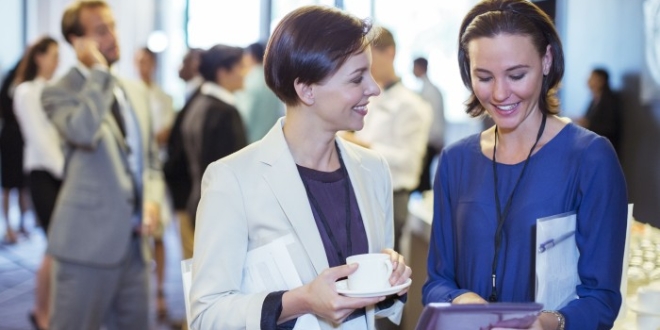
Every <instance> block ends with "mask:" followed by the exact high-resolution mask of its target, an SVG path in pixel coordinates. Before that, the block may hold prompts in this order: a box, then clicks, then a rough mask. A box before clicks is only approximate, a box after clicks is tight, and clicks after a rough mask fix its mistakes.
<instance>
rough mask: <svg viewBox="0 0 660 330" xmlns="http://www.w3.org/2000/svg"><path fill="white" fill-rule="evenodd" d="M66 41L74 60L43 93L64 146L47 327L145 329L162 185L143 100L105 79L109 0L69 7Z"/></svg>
mask: <svg viewBox="0 0 660 330" xmlns="http://www.w3.org/2000/svg"><path fill="white" fill-rule="evenodd" d="M62 34H63V36H64V38H65V39H66V40H67V42H69V43H70V44H71V45H72V46H73V48H74V50H75V53H76V57H77V59H78V61H79V62H78V64H77V65H76V66H74V67H73V68H71V69H70V70H69V72H67V73H66V74H65V75H64V76H63V77H62V78H61V79H60V80H58V81H57V82H56V83H55V84H53V85H50V86H47V87H46V88H44V91H43V94H42V103H43V106H44V108H45V109H46V111H47V112H48V114H49V116H50V119H51V120H52V122H53V124H54V126H55V127H56V128H57V130H58V131H59V133H60V134H61V136H62V137H63V139H64V141H65V143H66V148H67V151H66V155H67V157H66V165H65V173H64V181H63V184H62V187H61V190H60V194H59V196H58V200H57V203H56V206H55V211H54V213H53V218H52V222H51V225H50V229H49V233H48V234H49V235H48V239H49V240H48V253H50V254H51V255H52V257H53V259H54V262H53V270H52V271H53V282H52V285H53V287H52V288H53V290H52V299H51V309H50V310H51V318H50V327H49V329H51V330H64V329H67V330H68V329H99V328H100V327H101V326H102V325H105V326H106V328H107V329H135V330H138V329H139V330H143V329H148V328H149V308H148V305H149V303H148V301H149V290H148V288H149V274H150V267H149V265H150V260H151V256H150V248H149V235H151V234H152V232H153V231H154V228H155V227H156V226H157V225H158V221H159V210H160V206H159V201H161V200H162V198H163V185H162V179H161V173H160V170H159V168H158V154H157V148H156V144H155V142H154V139H153V135H152V134H151V131H150V130H149V126H150V113H149V102H148V98H147V93H146V90H145V89H144V87H143V86H142V85H141V84H138V83H134V82H130V81H128V80H124V79H121V78H119V77H117V76H115V75H114V74H112V73H111V72H110V71H109V69H110V67H111V66H112V64H113V63H115V62H116V61H117V60H118V59H119V54H120V52H119V46H118V42H117V37H116V32H115V20H114V18H113V15H112V11H111V9H110V7H109V6H108V4H107V3H106V2H105V1H98V0H87V1H75V2H73V3H71V4H70V5H69V6H67V8H66V9H65V12H64V14H63V16H62Z"/></svg>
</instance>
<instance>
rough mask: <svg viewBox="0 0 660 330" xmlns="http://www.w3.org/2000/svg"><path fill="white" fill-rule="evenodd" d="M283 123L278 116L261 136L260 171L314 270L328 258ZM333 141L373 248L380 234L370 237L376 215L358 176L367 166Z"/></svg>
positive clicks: (341, 145) (340, 140)
mask: <svg viewBox="0 0 660 330" xmlns="http://www.w3.org/2000/svg"><path fill="white" fill-rule="evenodd" d="M283 125H284V118H280V119H279V120H278V121H277V123H276V124H275V125H274V126H273V128H272V129H271V130H270V131H269V132H268V134H266V136H265V137H264V138H263V139H262V140H261V142H260V145H259V152H258V154H259V161H260V162H262V163H263V164H265V165H266V166H267V169H266V170H265V171H264V174H263V176H264V179H265V180H266V182H268V184H269V186H270V188H271V189H272V191H273V194H274V195H275V197H276V198H277V200H278V202H279V204H280V206H281V207H282V210H283V211H284V213H285V214H286V217H287V219H288V220H289V222H290V223H291V226H292V227H293V229H294V231H295V233H296V235H297V237H298V240H299V241H300V242H301V244H302V245H303V247H304V248H305V251H306V253H307V254H308V256H309V258H310V261H311V263H312V265H313V266H314V269H315V270H316V272H317V274H318V273H321V272H322V271H323V270H324V269H327V268H328V260H327V257H326V255H325V249H324V247H323V241H322V240H321V236H320V234H319V231H318V228H317V227H316V222H315V221H314V215H313V213H312V209H311V207H310V205H309V202H308V199H307V193H306V191H305V187H304V185H303V183H302V180H301V178H300V174H299V173H298V169H297V168H296V163H295V162H294V160H293V156H292V155H291V152H290V151H289V147H288V144H287V142H286V140H285V138H284V132H283V130H282V127H283ZM336 141H337V145H338V146H339V150H340V152H341V153H342V156H343V159H344V164H345V166H346V170H347V172H348V175H349V177H350V179H351V184H352V186H353V190H354V191H355V196H356V198H357V202H358V206H359V208H360V213H361V214H362V218H363V221H364V223H365V229H366V232H367V238H368V240H369V248H370V251H373V248H374V247H376V246H377V244H376V243H375V242H379V241H380V240H381V238H379V237H372V235H376V233H378V232H379V231H378V230H377V228H376V226H377V224H376V222H375V221H374V220H375V219H377V217H375V216H374V215H373V212H372V211H371V210H372V208H371V207H370V206H369V202H368V200H366V198H367V196H369V195H368V194H367V187H366V185H365V183H364V182H363V181H362V180H361V178H362V177H365V175H364V174H363V172H364V171H367V172H368V171H369V169H367V168H365V167H364V166H362V161H361V157H360V156H359V154H358V153H356V152H355V151H354V150H352V149H351V148H349V147H348V146H346V145H345V144H346V143H347V142H345V141H343V140H342V139H341V138H336Z"/></svg>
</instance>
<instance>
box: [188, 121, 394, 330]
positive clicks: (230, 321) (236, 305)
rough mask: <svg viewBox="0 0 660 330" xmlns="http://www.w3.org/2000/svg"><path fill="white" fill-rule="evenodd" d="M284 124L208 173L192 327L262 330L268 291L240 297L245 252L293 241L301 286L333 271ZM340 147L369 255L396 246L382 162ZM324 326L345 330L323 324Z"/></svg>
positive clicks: (357, 149)
mask: <svg viewBox="0 0 660 330" xmlns="http://www.w3.org/2000/svg"><path fill="white" fill-rule="evenodd" d="M282 124H283V120H282V119H280V120H279V121H278V122H277V123H276V124H275V126H274V127H273V128H272V129H271V130H270V132H268V134H266V136H265V137H264V138H263V139H262V140H260V141H258V142H255V143H253V144H251V145H249V146H247V147H246V148H244V149H242V150H241V151H239V152H237V153H234V154H232V155H230V156H228V157H225V158H223V159H221V160H219V161H216V162H214V163H212V164H211V165H209V167H208V168H207V169H206V172H205V173H204V177H203V179H202V198H201V201H200V203H199V207H198V209H197V220H196V221H197V225H196V228H195V249H194V251H195V253H194V257H193V270H192V285H191V291H190V296H189V299H190V300H191V313H192V320H191V322H192V326H193V328H194V329H259V328H260V320H261V307H262V305H263V301H264V298H265V297H266V295H267V294H268V292H259V293H247V292H241V286H242V282H243V281H244V279H243V267H244V262H245V257H246V255H247V253H248V251H251V250H253V249H255V248H258V247H261V246H264V245H266V244H269V243H270V242H272V241H274V240H276V239H278V238H281V237H285V236H293V241H292V243H290V244H289V245H288V246H287V248H288V252H289V254H290V256H291V259H292V260H293V263H294V266H295V271H296V272H297V273H298V275H299V276H300V279H301V281H302V283H308V282H310V281H312V280H313V279H314V278H316V276H318V274H320V273H321V272H322V271H323V270H325V269H327V268H328V261H327V257H326V254H325V250H324V248H323V242H322V240H321V236H320V234H319V230H318V228H317V227H316V222H315V221H314V215H313V214H312V209H311V207H310V205H309V201H308V199H307V194H306V192H305V187H304V186H303V183H302V180H301V179H300V175H299V173H298V169H297V168H296V164H295V162H294V160H293V157H292V156H291V152H290V151H289V148H288V145H287V143H286V140H285V139H284V134H283V132H282ZM336 141H337V144H338V146H339V149H340V151H341V153H342V157H343V159H344V164H345V166H346V170H347V171H348V175H349V177H350V179H351V184H352V185H353V190H354V191H355V197H356V199H357V202H358V205H359V208H360V213H361V214H362V220H363V221H364V227H365V230H366V232H367V239H368V240H369V242H368V243H369V244H368V246H369V252H381V250H382V249H384V248H388V247H389V248H391V247H392V246H393V241H394V233H393V232H394V229H393V228H394V227H393V213H392V181H391V179H390V173H389V169H388V166H387V163H386V162H385V159H384V158H383V157H382V156H379V155H378V154H376V153H375V152H373V151H370V150H367V149H365V148H362V147H359V146H357V145H355V144H352V143H348V142H345V141H344V140H342V139H340V138H337V140H336ZM402 307H403V304H401V303H400V302H399V303H397V304H395V306H393V307H392V308H390V309H387V310H384V311H382V313H378V315H379V316H389V315H393V316H394V315H398V314H397V313H398V312H400V311H401V309H402ZM394 317H397V316H394ZM365 321H366V320H365ZM365 323H366V322H365ZM319 325H320V327H321V329H339V328H341V325H340V326H334V325H332V324H331V323H328V322H327V321H324V320H319Z"/></svg>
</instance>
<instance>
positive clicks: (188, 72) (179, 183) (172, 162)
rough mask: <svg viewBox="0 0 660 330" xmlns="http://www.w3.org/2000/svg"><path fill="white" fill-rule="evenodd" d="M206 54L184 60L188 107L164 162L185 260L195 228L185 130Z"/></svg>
mask: <svg viewBox="0 0 660 330" xmlns="http://www.w3.org/2000/svg"><path fill="white" fill-rule="evenodd" d="M202 52H203V51H202V50H201V49H198V48H192V49H189V50H188V52H187V53H186V55H185V56H184V57H183V60H182V61H181V66H180V68H179V78H181V79H182V80H183V81H184V82H185V84H186V91H185V93H186V94H185V104H184V106H183V108H181V110H180V111H179V112H178V113H177V114H176V117H175V119H174V123H173V124H172V128H171V129H170V133H169V135H168V137H167V146H166V151H167V152H166V155H167V156H166V159H165V162H164V163H163V174H164V176H165V182H166V183H167V188H168V191H169V193H170V197H171V198H172V204H173V205H172V206H173V208H174V212H175V213H176V217H177V220H178V222H179V236H180V239H181V249H182V257H183V259H184V260H185V259H190V258H192V254H193V234H194V229H193V219H192V218H191V217H190V215H189V213H188V210H187V209H186V207H187V205H188V199H189V198H190V191H191V189H192V181H191V179H190V172H189V169H188V161H187V159H186V151H185V150H184V144H183V136H182V132H181V130H182V123H183V120H184V119H185V116H186V114H187V113H188V108H189V106H190V103H191V101H192V100H193V99H194V98H195V97H196V96H198V95H199V90H200V86H201V84H202V83H203V82H204V78H202V76H201V75H200V74H199V60H200V56H201V54H202Z"/></svg>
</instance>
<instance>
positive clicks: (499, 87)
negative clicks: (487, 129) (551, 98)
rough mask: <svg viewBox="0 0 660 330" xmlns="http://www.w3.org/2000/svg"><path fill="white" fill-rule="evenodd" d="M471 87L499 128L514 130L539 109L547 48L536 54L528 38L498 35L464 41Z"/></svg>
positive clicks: (549, 57) (549, 61) (548, 60)
mask: <svg viewBox="0 0 660 330" xmlns="http://www.w3.org/2000/svg"><path fill="white" fill-rule="evenodd" d="M468 56H469V59H470V70H471V72H470V75H471V79H472V90H473V91H474V94H475V95H476V97H477V99H478V100H479V102H480V103H481V104H482V105H483V107H484V108H485V109H486V111H487V112H488V114H489V115H490V116H491V117H492V118H493V120H494V121H495V124H496V125H497V126H498V128H499V129H500V130H504V131H510V130H515V129H516V128H517V127H518V126H520V125H521V124H523V123H524V122H525V118H527V117H528V116H529V115H530V114H532V113H534V112H535V111H540V109H539V106H538V102H539V98H540V97H541V86H542V83H543V76H544V75H545V74H547V73H548V72H549V70H550V66H551V64H552V55H551V53H550V48H549V47H548V48H547V49H546V52H545V54H539V53H538V51H537V50H536V49H535V48H534V44H533V43H532V40H531V38H530V37H528V36H525V35H511V34H499V35H497V36H495V37H492V38H486V37H482V38H477V39H474V40H472V41H470V42H469V44H468Z"/></svg>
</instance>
